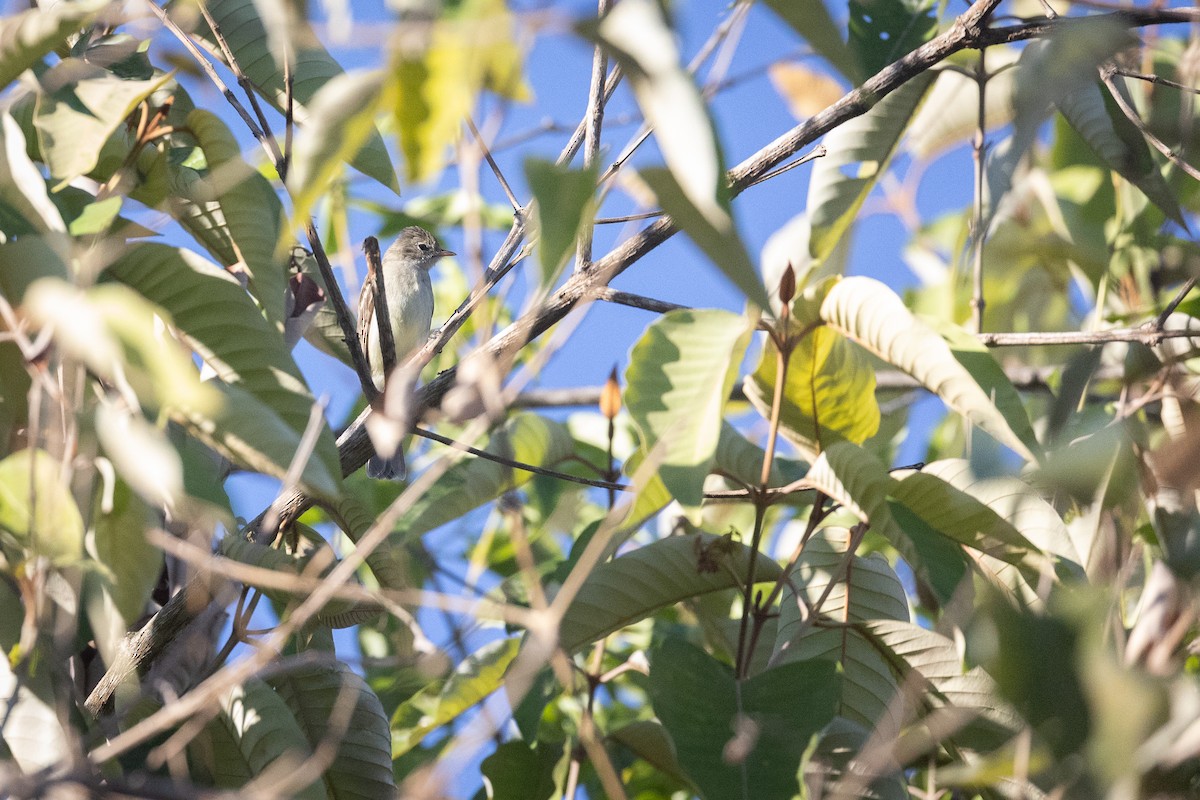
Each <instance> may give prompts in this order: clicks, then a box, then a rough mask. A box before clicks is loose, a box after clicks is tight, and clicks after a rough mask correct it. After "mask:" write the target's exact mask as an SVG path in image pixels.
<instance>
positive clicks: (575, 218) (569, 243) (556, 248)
mask: <svg viewBox="0 0 1200 800" xmlns="http://www.w3.org/2000/svg"><path fill="white" fill-rule="evenodd" d="M598 176H599V170H598V169H597V168H595V167H592V168H590V169H583V170H573V169H569V168H563V167H558V166H557V165H555V164H554V163H553V162H551V161H543V160H541V159H532V158H531V159H528V160H527V161H526V162H525V180H526V182H527V183H528V184H529V188H530V189H531V190H532V191H533V197H534V199H535V200H536V201H537V206H536V209H537V212H536V213H537V216H536V220H537V232H538V263H540V264H541V267H542V286H543V287H545V288H549V287H550V286H551V285H553V283H554V278H555V277H556V276H557V275H558V272H559V270H561V269H562V268H563V265H564V264H566V263H567V260H568V259H569V258H570V256H571V251H572V250H573V249H574V247H575V240H576V238H577V237H578V235H579V230H580V227H581V225H582V224H583V222H584V220H585V219H586V217H587V215H589V214H590V213H591V208H592V206H593V205H594V202H593V195H594V193H595V191H596V179H597V177H598Z"/></svg>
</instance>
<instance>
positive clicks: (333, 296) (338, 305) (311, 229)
mask: <svg viewBox="0 0 1200 800" xmlns="http://www.w3.org/2000/svg"><path fill="white" fill-rule="evenodd" d="M304 233H305V236H307V238H308V246H309V247H310V248H311V249H312V254H313V258H315V259H316V260H317V267H318V269H320V270H321V278H322V280H324V282H325V296H326V298H327V299H328V300H329V304H330V305H331V306H332V307H333V312H334V316H335V317H337V321H338V328H339V329H340V330H341V332H342V339H343V340H344V341H345V343H346V349H347V350H349V351H350V363H351V364H352V365H353V366H354V372H355V373H356V374H357V375H358V382H359V385H360V386H361V387H362V390H363V394H364V395H365V396H366V398H367V400H368V401H374V400H375V397H376V396H377V395H378V394H379V390H378V389H376V388H375V381H374V380H372V379H371V365H370V364H368V363H367V356H366V353H364V352H363V349H362V346H361V345H360V344H359V341H358V330H357V329H356V327H355V324H354V318H353V317H351V315H350V309H349V308H348V307H347V306H346V298H345V297H344V296H343V295H342V289H341V287H340V286H339V285H338V282H337V277H336V276H335V275H334V274H333V265H332V264H330V263H329V258H328V257H327V256H326V255H325V248H324V247H323V246H322V245H321V237H320V235H319V234H318V233H317V227H316V225H314V224H313V221H312V219H308V220H307V221H306V222H305V223H304ZM364 461H365V459H364ZM359 466H362V464H359Z"/></svg>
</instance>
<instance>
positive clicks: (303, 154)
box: [288, 70, 384, 220]
mask: <svg viewBox="0 0 1200 800" xmlns="http://www.w3.org/2000/svg"><path fill="white" fill-rule="evenodd" d="M383 87H384V73H383V72H382V71H380V70H369V71H365V70H355V71H353V72H347V73H342V74H339V75H335V76H334V77H333V78H331V79H330V80H329V82H328V83H326V84H325V85H324V86H322V87H321V89H320V90H319V91H318V92H317V94H316V95H315V96H314V97H313V99H312V103H311V108H312V117H311V119H310V120H309V122H308V124H307V125H305V126H304V127H303V128H302V129H301V130H300V132H299V135H298V136H297V137H296V145H295V149H294V150H293V156H292V163H291V167H290V168H289V172H288V185H289V186H290V187H291V190H292V198H293V209H292V217H293V218H294V219H297V220H306V219H308V218H309V214H310V212H311V210H312V209H313V207H314V206H315V205H316V203H317V201H318V200H320V198H321V197H323V196H324V195H325V194H326V192H328V190H329V181H330V180H331V179H332V178H333V177H334V176H335V175H338V174H340V173H341V172H342V163H343V162H350V161H353V159H354V157H355V156H356V155H357V154H358V153H359V152H360V151H361V149H362V147H363V146H364V145H366V144H367V143H368V142H370V141H371V140H372V136H378V135H379V134H378V132H377V131H376V129H375V117H376V116H377V115H378V114H379V112H380V108H381V105H382V99H383V98H382V96H381V93H382V91H383Z"/></svg>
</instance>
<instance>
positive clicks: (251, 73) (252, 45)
mask: <svg viewBox="0 0 1200 800" xmlns="http://www.w3.org/2000/svg"><path fill="white" fill-rule="evenodd" d="M206 5H207V6H208V10H209V12H210V13H211V14H212V16H213V19H214V20H215V21H216V23H217V25H218V26H220V28H221V32H222V34H224V36H225V39H226V42H227V43H228V44H229V49H230V50H232V51H233V55H234V58H236V59H237V61H238V64H240V65H241V67H242V70H243V71H244V72H245V73H246V76H247V77H248V78H249V79H250V82H251V83H252V84H254V86H255V87H256V88H257V89H258V91H259V93H260V94H261V95H262V96H263V97H264V98H265V99H266V100H267V102H269V103H271V105H273V106H275V108H276V109H277V110H279V111H280V112H282V111H283V106H284V103H285V101H286V98H287V86H286V83H285V81H284V67H283V60H282V56H283V54H282V53H279V54H278V55H279V57H278V58H277V57H276V56H275V55H273V54H272V48H271V42H270V39H271V34H268V32H267V26H266V25H265V24H264V20H263V18H262V16H261V15H260V13H259V11H258V9H257V8H256V6H255V3H254V0H208V2H207V3H206ZM290 21H291V23H292V30H290V31H288V32H287V33H288V35H289V36H290V39H291V48H290V50H291V52H290V56H291V62H292V63H291V74H292V81H293V88H292V92H293V101H294V113H295V118H296V121H297V122H298V123H300V125H301V127H303V126H305V125H307V124H309V123H310V122H312V121H313V117H314V112H313V108H312V105H313V101H314V99H315V98H316V95H317V92H318V91H320V89H321V88H322V87H323V86H325V84H326V83H328V82H329V81H330V80H332V79H333V78H334V77H336V76H338V75H341V74H342V68H341V66H339V65H338V63H337V61H335V60H334V58H333V56H331V55H329V52H328V51H327V50H326V49H325V48H324V47H323V46H322V45H321V43H320V41H319V40H318V38H317V35H316V33H315V32H314V31H313V30H312V29H311V28H310V27H309V26H308V24H307V22H305V21H303V20H300V19H292V20H290ZM198 33H199V35H200V36H202V37H204V38H205V39H206V40H207V42H208V44H209V46H210V48H211V49H212V51H213V52H214V53H218V54H219V53H220V48H219V47H218V46H217V43H216V40H215V38H214V37H213V35H212V32H211V31H209V30H208V29H207V26H201V28H200V30H199V31H198ZM350 163H351V165H352V166H353V167H354V168H355V169H357V170H358V171H359V172H361V173H363V174H364V175H366V176H368V177H371V178H374V179H375V180H377V181H379V182H380V183H382V184H383V185H384V186H386V187H388V188H389V189H392V190H393V191H399V189H400V187H399V184H398V183H397V181H396V171H395V169H394V168H393V167H392V160H391V157H390V156H389V155H388V152H387V147H386V146H385V145H384V143H383V139H382V137H380V135H379V133H378V131H372V132H371V135H370V136H369V137H368V139H367V140H366V143H365V144H364V145H363V146H362V148H361V149H360V150H358V153H357V155H355V156H354V157H353V159H352V160H351V162H350Z"/></svg>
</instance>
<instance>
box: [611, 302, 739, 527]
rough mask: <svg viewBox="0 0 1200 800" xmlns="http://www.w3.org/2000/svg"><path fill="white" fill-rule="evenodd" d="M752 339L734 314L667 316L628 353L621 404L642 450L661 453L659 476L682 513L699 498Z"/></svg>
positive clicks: (682, 312) (683, 312)
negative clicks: (635, 428) (638, 433)
mask: <svg viewBox="0 0 1200 800" xmlns="http://www.w3.org/2000/svg"><path fill="white" fill-rule="evenodd" d="M751 331H752V327H751V324H750V322H749V320H747V319H746V318H745V317H743V316H741V315H740V314H732V313H730V312H728V311H718V310H703V311H691V310H679V311H672V312H670V313H668V314H664V315H663V316H662V317H660V318H659V319H657V320H655V321H654V322H653V323H651V324H650V326H649V327H648V328H646V332H645V333H644V334H642V338H641V339H639V340H638V342H637V344H635V345H634V346H633V350H632V351H631V353H630V356H629V367H628V369H626V371H625V381H626V385H627V389H626V391H625V404H626V406H627V407H628V409H629V413H630V415H631V416H632V417H633V419H634V420H635V421H636V422H637V424H638V428H639V429H640V430H641V431H642V440H643V442H644V444H645V446H646V447H647V448H650V449H651V450H653V449H655V448H660V449H661V457H662V461H661V463H660V465H659V468H658V473H659V475H660V476H661V477H662V480H663V483H664V484H666V486H667V489H668V490H670V492H671V494H672V495H674V496H675V498H676V499H677V500H679V502H680V503H682V504H683V505H684V506H686V507H696V506H699V505H700V501H701V499H702V498H703V495H704V478H705V476H707V475H708V472H709V470H710V469H711V467H712V463H713V457H714V455H715V454H716V450H717V442H718V440H719V438H720V432H721V420H722V417H723V414H724V410H725V403H726V402H727V401H728V399H729V392H730V390H731V389H732V388H733V382H734V380H735V379H736V378H737V373H738V368H739V367H740V366H741V363H742V356H743V354H744V353H745V352H746V346H747V345H748V344H749V341H750V333H751Z"/></svg>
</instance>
